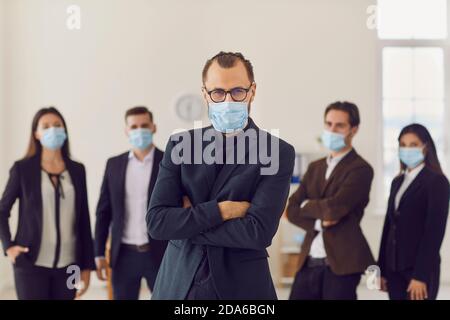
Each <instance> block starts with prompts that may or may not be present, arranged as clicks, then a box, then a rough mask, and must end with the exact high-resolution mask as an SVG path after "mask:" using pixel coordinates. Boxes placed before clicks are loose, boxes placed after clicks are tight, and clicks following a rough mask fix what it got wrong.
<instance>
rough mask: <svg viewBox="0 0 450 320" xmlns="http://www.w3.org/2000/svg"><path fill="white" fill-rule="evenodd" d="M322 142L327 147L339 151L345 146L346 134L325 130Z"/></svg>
mask: <svg viewBox="0 0 450 320" xmlns="http://www.w3.org/2000/svg"><path fill="white" fill-rule="evenodd" d="M322 143H323V145H324V146H325V148H327V149H329V150H331V151H334V152H338V151H341V150H342V149H344V148H345V146H346V143H345V135H343V134H341V133H335V132H331V131H328V130H324V131H323V133H322Z"/></svg>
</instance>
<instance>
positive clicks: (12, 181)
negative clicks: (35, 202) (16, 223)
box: [0, 162, 21, 255]
mask: <svg viewBox="0 0 450 320" xmlns="http://www.w3.org/2000/svg"><path fill="white" fill-rule="evenodd" d="M20 194H21V190H20V173H19V165H18V163H17V162H16V163H15V164H14V165H13V167H12V168H11V170H10V171H9V179H8V183H7V184H6V188H5V191H4V192H3V196H2V198H1V200H0V240H1V242H2V246H3V250H4V252H5V255H6V250H7V249H8V248H10V247H11V246H13V245H14V243H13V241H12V239H11V229H10V227H9V217H10V215H11V209H12V206H13V205H14V203H15V202H16V200H17V198H19V197H20Z"/></svg>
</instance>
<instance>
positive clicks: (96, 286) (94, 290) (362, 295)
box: [0, 279, 450, 300]
mask: <svg viewBox="0 0 450 320" xmlns="http://www.w3.org/2000/svg"><path fill="white" fill-rule="evenodd" d="M289 292H290V289H289V288H283V289H277V294H278V298H279V299H280V300H286V299H287V298H288V296H289ZM106 298H107V293H106V287H105V286H104V285H103V284H102V283H99V282H98V281H97V280H95V279H93V281H92V285H91V287H90V288H89V290H88V292H87V293H86V295H85V296H84V297H83V299H84V300H105V299H106ZM149 298H150V293H149V291H148V290H147V288H146V287H145V286H144V285H143V288H142V290H141V295H140V299H141V300H147V299H149ZM358 298H359V299H360V300H386V299H387V295H386V294H385V293H382V292H379V291H372V290H369V289H367V288H366V287H365V286H363V285H360V286H359V288H358ZM11 299H13V300H14V299H16V293H15V291H14V289H13V288H11V289H8V290H5V291H3V292H0V300H11ZM438 299H439V300H450V284H445V285H441V288H440V290H439V295H438Z"/></svg>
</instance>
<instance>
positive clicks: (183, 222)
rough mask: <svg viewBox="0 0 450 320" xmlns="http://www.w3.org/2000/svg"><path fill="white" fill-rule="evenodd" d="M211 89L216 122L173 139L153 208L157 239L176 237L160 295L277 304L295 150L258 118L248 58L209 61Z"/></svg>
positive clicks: (207, 86) (206, 76)
mask: <svg viewBox="0 0 450 320" xmlns="http://www.w3.org/2000/svg"><path fill="white" fill-rule="evenodd" d="M203 84H204V87H203V94H204V98H205V100H206V102H207V104H208V110H209V118H210V120H211V122H212V124H213V125H212V126H209V127H206V128H201V129H195V130H190V131H188V132H183V133H180V134H176V135H173V136H172V137H171V138H170V140H169V142H168V144H167V148H166V152H165V154H164V158H163V160H162V162H161V166H160V170H159V175H158V180H157V182H156V185H155V190H154V192H153V194H152V198H151V201H150V207H149V211H148V214H147V225H148V230H149V233H150V235H151V236H152V237H154V238H156V239H162V240H170V241H169V245H168V247H167V251H166V254H165V256H164V259H163V262H162V264H161V268H160V270H159V273H158V277H157V279H156V284H155V290H154V293H153V296H152V298H153V299H189V300H191V299H192V300H196V299H207V300H210V299H276V298H277V297H276V293H275V289H274V285H273V281H272V278H271V275H270V270H269V265H268V261H267V257H268V254H267V250H266V248H267V247H268V246H270V244H271V241H272V238H273V236H274V235H275V232H276V231H277V228H278V224H279V219H280V217H281V214H282V212H283V210H284V208H285V205H286V200H287V197H288V192H289V183H290V178H291V175H292V171H293V166H294V157H295V153H294V149H293V147H292V146H291V145H289V144H288V143H286V142H285V141H283V140H281V139H278V138H276V137H274V136H272V135H270V134H269V133H267V132H265V131H263V130H260V129H259V128H258V127H257V126H256V124H255V123H254V122H253V120H252V119H251V118H249V117H248V112H249V110H250V105H251V102H252V101H253V98H254V96H255V90H256V84H255V82H254V77H253V68H252V65H251V63H250V61H248V60H247V59H245V58H244V57H243V56H242V54H240V53H225V52H221V53H219V54H217V55H216V56H214V57H213V58H211V59H210V60H208V61H207V63H206V65H205V67H204V70H203ZM265 156H267V158H266V157H265ZM264 158H266V159H264Z"/></svg>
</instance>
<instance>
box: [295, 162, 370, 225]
mask: <svg viewBox="0 0 450 320" xmlns="http://www.w3.org/2000/svg"><path fill="white" fill-rule="evenodd" d="M310 175H311V173H310V170H308V171H307V172H306V174H305V177H304V181H305V183H303V184H301V185H300V187H299V188H298V189H297V191H296V192H295V193H294V194H293V195H292V196H291V197H290V198H289V204H288V208H287V217H288V220H289V221H290V222H292V223H293V224H295V225H297V226H299V227H301V228H302V229H304V230H307V231H309V230H314V224H315V221H316V220H317V219H319V220H321V221H322V226H323V227H330V226H332V225H335V224H337V223H338V222H339V221H340V220H341V219H342V218H344V217H345V216H346V215H347V214H348V213H349V212H351V210H352V209H353V208H354V207H355V206H356V205H358V204H359V203H361V202H363V201H364V200H365V199H366V198H367V197H368V194H369V191H370V186H371V183H372V178H373V171H372V169H371V168H370V167H360V168H357V169H354V170H352V171H351V172H350V173H349V174H348V176H347V178H346V179H345V181H344V183H342V185H341V186H340V188H339V191H338V192H337V193H336V194H334V195H333V196H331V197H327V198H320V199H308V190H307V188H308V181H309V180H310V178H312V177H310Z"/></svg>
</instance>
